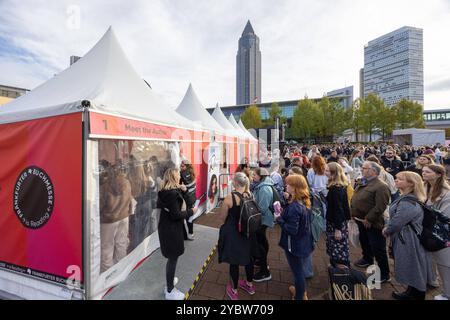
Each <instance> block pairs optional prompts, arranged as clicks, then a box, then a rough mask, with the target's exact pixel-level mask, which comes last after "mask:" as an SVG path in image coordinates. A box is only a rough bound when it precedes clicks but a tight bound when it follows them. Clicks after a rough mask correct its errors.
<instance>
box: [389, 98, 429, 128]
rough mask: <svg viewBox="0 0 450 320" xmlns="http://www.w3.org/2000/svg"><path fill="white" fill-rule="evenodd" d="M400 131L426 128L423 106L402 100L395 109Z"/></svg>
mask: <svg viewBox="0 0 450 320" xmlns="http://www.w3.org/2000/svg"><path fill="white" fill-rule="evenodd" d="M394 109H395V112H396V119H397V123H398V127H399V128H400V129H408V128H425V120H424V119H423V106H422V105H421V104H419V103H417V102H412V101H409V100H407V99H402V100H400V101H399V102H398V103H397V104H396V105H395V107H394Z"/></svg>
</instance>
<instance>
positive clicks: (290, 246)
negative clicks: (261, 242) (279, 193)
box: [276, 175, 313, 300]
mask: <svg viewBox="0 0 450 320" xmlns="http://www.w3.org/2000/svg"><path fill="white" fill-rule="evenodd" d="M286 190H287V192H288V193H289V195H290V197H289V204H288V206H287V207H286V209H284V211H283V212H282V214H281V215H278V216H276V218H277V221H278V223H279V224H280V226H281V238H280V243H279V245H280V247H282V248H283V249H284V251H285V254H286V258H287V261H288V263H289V266H290V268H291V271H292V273H293V274H294V278H295V300H303V297H304V293H305V275H304V272H303V265H302V263H303V259H306V258H307V257H309V256H310V255H311V253H312V251H313V239H312V234H311V211H310V209H311V200H310V198H309V190H308V184H307V183H306V179H305V178H304V177H303V176H300V175H290V176H288V177H287V178H286Z"/></svg>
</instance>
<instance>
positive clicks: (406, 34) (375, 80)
mask: <svg viewBox="0 0 450 320" xmlns="http://www.w3.org/2000/svg"><path fill="white" fill-rule="evenodd" d="M370 92H373V93H375V94H377V95H378V96H379V97H380V98H382V99H383V100H384V102H385V103H386V105H388V106H393V105H395V104H396V103H397V102H398V101H400V100H401V99H408V100H411V101H414V102H418V103H420V104H421V105H423V104H424V95H423V30H422V29H418V28H413V27H403V28H400V29H398V30H395V31H393V32H391V33H388V34H386V35H384V36H381V37H379V38H377V39H375V40H372V41H370V42H369V43H368V44H367V45H366V46H365V47H364V96H367V95H368V94H369V93H370Z"/></svg>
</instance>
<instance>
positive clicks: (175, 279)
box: [164, 277, 178, 293]
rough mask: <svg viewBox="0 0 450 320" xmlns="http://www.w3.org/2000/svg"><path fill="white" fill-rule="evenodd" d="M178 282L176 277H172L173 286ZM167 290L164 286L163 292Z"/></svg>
mask: <svg viewBox="0 0 450 320" xmlns="http://www.w3.org/2000/svg"><path fill="white" fill-rule="evenodd" d="M177 283H178V277H174V278H173V286H174V287H175V286H176V285H177ZM166 292H167V286H164V293H166Z"/></svg>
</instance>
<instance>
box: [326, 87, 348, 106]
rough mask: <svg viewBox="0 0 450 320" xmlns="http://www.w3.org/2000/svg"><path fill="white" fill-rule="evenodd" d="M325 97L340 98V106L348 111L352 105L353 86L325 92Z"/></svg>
mask: <svg viewBox="0 0 450 320" xmlns="http://www.w3.org/2000/svg"><path fill="white" fill-rule="evenodd" d="M327 97H328V98H340V99H339V103H340V104H341V106H343V107H344V108H345V109H348V108H350V107H351V106H352V104H353V86H350V87H346V88H342V89H337V90H333V91H331V92H327Z"/></svg>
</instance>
